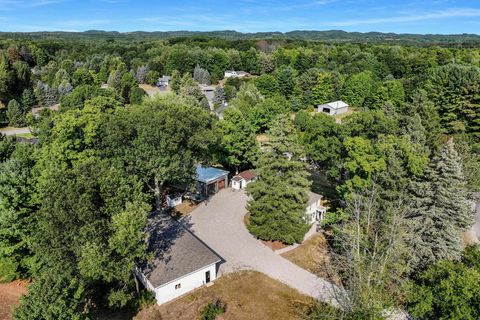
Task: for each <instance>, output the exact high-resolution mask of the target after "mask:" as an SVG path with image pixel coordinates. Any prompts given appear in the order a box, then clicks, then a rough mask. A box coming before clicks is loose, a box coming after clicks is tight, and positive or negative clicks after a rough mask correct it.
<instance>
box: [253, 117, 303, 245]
mask: <svg viewBox="0 0 480 320" xmlns="http://www.w3.org/2000/svg"><path fill="white" fill-rule="evenodd" d="M269 137H270V142H269V143H268V146H267V147H266V149H265V151H264V152H263V153H262V154H261V155H260V156H259V159H258V161H257V170H256V173H257V174H258V176H259V180H257V181H255V182H254V183H251V184H249V185H248V188H247V192H248V194H249V195H250V196H251V197H252V200H250V201H249V203H248V210H249V212H250V221H249V226H248V228H249V230H250V232H252V233H253V234H254V235H255V236H257V237H258V238H260V239H263V240H274V241H275V240H277V241H281V242H283V243H287V244H292V243H295V242H298V243H299V242H301V241H302V239H303V236H304V235H305V233H306V231H307V229H308V225H307V223H306V220H305V209H306V206H307V200H308V189H309V186H310V182H309V181H308V172H307V166H306V164H305V163H304V162H302V161H301V160H300V159H301V157H302V153H303V152H302V150H301V148H300V146H299V145H298V144H297V143H296V142H295V140H294V127H293V124H292V121H291V120H290V119H289V118H288V116H281V117H279V118H277V119H276V120H275V121H274V123H273V124H272V127H271V129H270V131H269Z"/></svg>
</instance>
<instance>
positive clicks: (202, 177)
mask: <svg viewBox="0 0 480 320" xmlns="http://www.w3.org/2000/svg"><path fill="white" fill-rule="evenodd" d="M197 185H198V188H197V189H198V191H199V192H200V193H201V194H202V195H204V196H208V195H211V194H215V193H217V192H218V191H219V190H221V189H224V188H226V187H227V186H228V171H226V170H223V169H219V168H214V167H203V166H198V167H197Z"/></svg>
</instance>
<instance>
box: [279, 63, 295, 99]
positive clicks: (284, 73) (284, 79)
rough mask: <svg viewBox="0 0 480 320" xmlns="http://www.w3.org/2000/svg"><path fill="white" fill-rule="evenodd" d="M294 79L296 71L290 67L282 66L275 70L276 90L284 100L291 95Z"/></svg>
mask: <svg viewBox="0 0 480 320" xmlns="http://www.w3.org/2000/svg"><path fill="white" fill-rule="evenodd" d="M295 77H296V71H295V69H293V68H292V67H285V66H282V67H280V68H279V69H278V70H277V82H278V90H279V92H280V93H281V94H282V95H283V96H284V97H285V98H288V97H290V95H291V94H292V93H293V90H294V87H295Z"/></svg>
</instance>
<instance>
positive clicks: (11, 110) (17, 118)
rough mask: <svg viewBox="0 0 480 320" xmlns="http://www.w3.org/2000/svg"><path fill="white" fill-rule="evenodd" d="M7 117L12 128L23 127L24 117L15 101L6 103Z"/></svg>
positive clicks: (20, 107)
mask: <svg viewBox="0 0 480 320" xmlns="http://www.w3.org/2000/svg"><path fill="white" fill-rule="evenodd" d="M7 117H8V121H9V122H10V125H11V126H12V127H23V126H24V125H25V115H24V114H23V112H22V106H21V105H20V103H18V102H17V101H16V100H10V102H9V103H8V108H7Z"/></svg>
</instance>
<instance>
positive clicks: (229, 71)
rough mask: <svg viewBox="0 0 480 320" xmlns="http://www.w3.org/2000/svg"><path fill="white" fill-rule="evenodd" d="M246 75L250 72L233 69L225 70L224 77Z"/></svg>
mask: <svg viewBox="0 0 480 320" xmlns="http://www.w3.org/2000/svg"><path fill="white" fill-rule="evenodd" d="M248 76H250V73H248V72H245V71H234V70H227V71H225V78H244V77H248Z"/></svg>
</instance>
